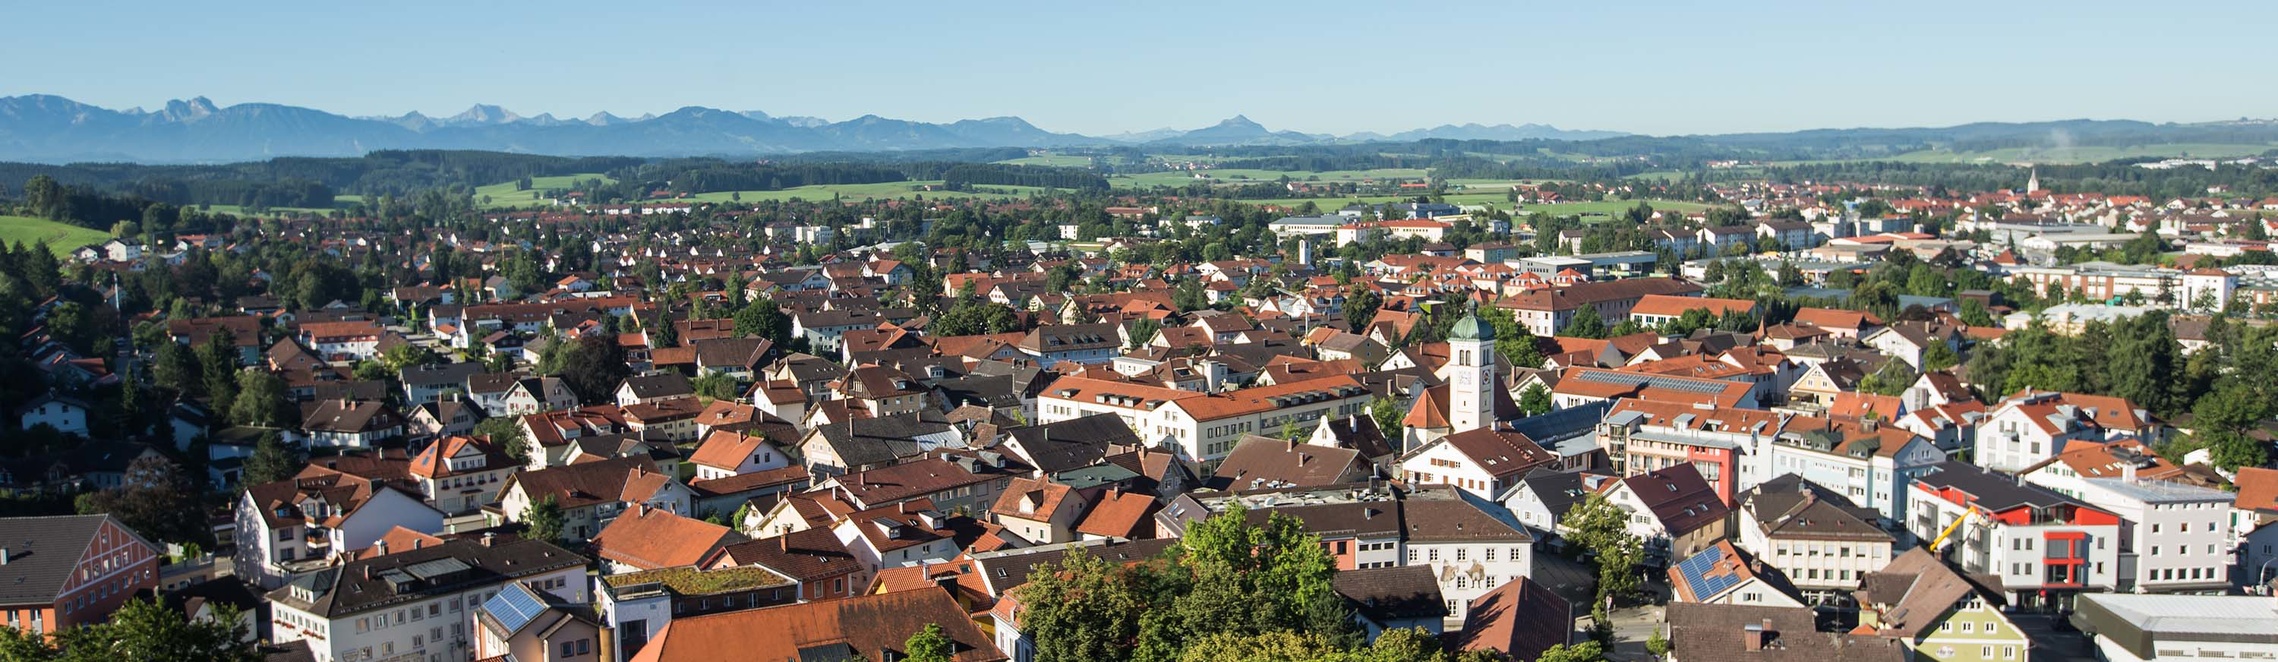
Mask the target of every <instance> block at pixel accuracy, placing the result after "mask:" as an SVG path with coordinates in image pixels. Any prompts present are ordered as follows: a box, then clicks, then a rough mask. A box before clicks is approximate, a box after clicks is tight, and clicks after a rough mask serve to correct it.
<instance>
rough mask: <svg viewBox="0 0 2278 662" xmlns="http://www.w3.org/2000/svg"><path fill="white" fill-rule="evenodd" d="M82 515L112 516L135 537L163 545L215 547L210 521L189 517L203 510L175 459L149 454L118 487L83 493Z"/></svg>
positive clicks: (134, 464) (79, 502)
mask: <svg viewBox="0 0 2278 662" xmlns="http://www.w3.org/2000/svg"><path fill="white" fill-rule="evenodd" d="M73 505H74V506H75V507H76V508H77V510H78V511H79V514H81V515H94V514H106V513H107V514H109V515H110V516H112V517H116V518H118V520H119V523H121V524H124V525H126V527H127V528H130V529H134V531H135V533H139V534H142V536H143V537H145V538H149V539H151V540H153V541H159V542H194V543H198V544H210V543H211V542H213V531H212V530H211V529H208V528H207V527H206V525H205V518H203V517H194V516H185V514H192V513H198V512H201V510H200V509H199V502H198V489H197V488H196V487H195V486H193V485H192V484H191V483H190V478H189V476H187V475H185V474H184V473H183V471H182V468H181V467H179V466H176V465H175V464H174V462H173V461H172V460H168V459H166V458H164V457H159V456H149V457H143V458H139V459H136V460H135V461H133V462H130V463H128V464H127V472H126V480H125V481H124V482H122V483H121V484H120V485H119V486H118V487H113V488H110V489H106V490H102V491H99V492H88V493H85V494H81V495H79V498H78V499H77V500H75V502H74V504H73Z"/></svg>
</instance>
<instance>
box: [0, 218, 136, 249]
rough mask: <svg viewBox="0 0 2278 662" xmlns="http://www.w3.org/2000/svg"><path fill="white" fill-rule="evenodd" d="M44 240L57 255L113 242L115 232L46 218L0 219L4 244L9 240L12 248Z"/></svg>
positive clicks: (0, 238)
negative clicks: (16, 245) (18, 244)
mask: <svg viewBox="0 0 2278 662" xmlns="http://www.w3.org/2000/svg"><path fill="white" fill-rule="evenodd" d="M41 239H45V240H47V246H48V249H49V250H53V251H55V253H56V254H57V255H62V254H65V253H69V252H71V251H72V250H73V249H76V248H79V247H80V246H85V245H88V244H100V243H103V242H105V241H109V240H110V239H111V233H109V232H104V231H102V230H90V229H87V228H83V227H79V226H76V225H69V224H65V223H57V222H55V221H50V220H47V219H44V218H31V217H29V216H0V241H5V242H7V243H8V244H10V245H13V244H15V243H16V242H19V241H20V242H23V243H24V245H25V246H30V245H32V244H33V243H35V242H38V241H39V240H41Z"/></svg>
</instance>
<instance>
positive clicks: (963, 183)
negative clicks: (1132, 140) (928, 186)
mask: <svg viewBox="0 0 2278 662" xmlns="http://www.w3.org/2000/svg"><path fill="white" fill-rule="evenodd" d="M941 179H942V180H943V181H942V183H943V184H945V185H947V186H948V187H949V188H950V189H951V190H960V189H964V188H966V187H970V186H972V185H974V184H994V185H998V186H1039V187H1045V188H1065V189H1090V190H1097V191H1105V190H1107V178H1106V177H1101V176H1099V174H1098V173H1094V172H1091V171H1089V170H1082V169H1077V168H1050V167H1045V166H1025V165H1005V164H1001V163H964V164H959V165H955V166H951V167H950V168H949V169H947V170H944V171H942V173H941Z"/></svg>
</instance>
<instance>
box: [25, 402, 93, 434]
mask: <svg viewBox="0 0 2278 662" xmlns="http://www.w3.org/2000/svg"><path fill="white" fill-rule="evenodd" d="M16 416H17V418H19V419H22V421H23V429H26V430H30V429H32V428H35V427H39V426H42V425H45V426H48V427H51V428H55V431H57V432H61V433H64V434H76V435H80V436H86V435H87V403H85V402H82V401H80V400H79V399H78V398H73V397H68V396H61V395H54V394H48V395H42V396H40V397H37V398H32V400H31V401H30V402H26V403H24V404H23V406H20V407H17V408H16Z"/></svg>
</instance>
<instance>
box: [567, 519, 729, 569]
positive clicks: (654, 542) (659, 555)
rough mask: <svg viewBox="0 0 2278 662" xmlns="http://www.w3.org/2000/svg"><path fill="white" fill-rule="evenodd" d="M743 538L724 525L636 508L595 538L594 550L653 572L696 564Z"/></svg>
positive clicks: (606, 557) (610, 524)
mask: <svg viewBox="0 0 2278 662" xmlns="http://www.w3.org/2000/svg"><path fill="white" fill-rule="evenodd" d="M742 538H743V536H741V535H737V534H736V532H735V531H734V530H732V529H729V528H728V527H725V526H720V525H718V524H713V523H711V522H706V521H704V520H700V519H691V518H687V517H681V516H679V515H675V514H673V513H672V512H670V511H666V510H662V509H657V508H649V507H645V506H640V505H635V506H633V507H632V508H631V509H628V510H626V511H625V512H624V513H623V514H620V515H618V516H617V519H616V520H614V521H611V522H610V523H609V526H607V527H604V528H603V529H601V533H599V534H596V535H594V536H593V547H594V551H595V555H596V556H599V557H601V559H602V560H605V561H615V562H618V563H623V564H625V565H630V566H633V567H636V568H640V569H643V570H655V569H657V568H670V567H673V566H684V565H696V564H697V563H698V562H700V561H703V560H704V557H706V556H708V555H710V554H711V553H712V552H713V551H714V550H717V549H719V548H720V547H721V546H722V545H726V544H729V543H733V542H736V541H738V540H741V539H742Z"/></svg>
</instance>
